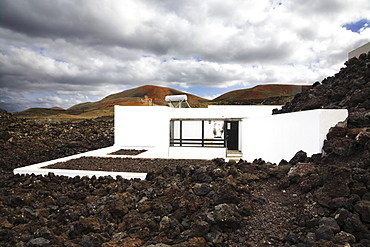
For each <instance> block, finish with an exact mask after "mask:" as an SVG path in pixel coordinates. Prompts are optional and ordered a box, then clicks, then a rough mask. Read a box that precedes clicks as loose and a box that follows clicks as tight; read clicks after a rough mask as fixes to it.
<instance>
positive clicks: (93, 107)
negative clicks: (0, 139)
mask: <svg viewBox="0 0 370 247" xmlns="http://www.w3.org/2000/svg"><path fill="white" fill-rule="evenodd" d="M309 87H310V86H296V85H259V86H255V87H253V88H249V89H240V90H235V91H231V92H228V93H225V94H223V95H221V96H219V97H217V98H215V99H214V100H212V101H209V100H207V99H203V98H200V97H198V96H195V95H193V94H189V93H185V92H182V91H179V90H176V89H172V88H167V87H159V86H152V85H146V86H141V87H137V88H133V89H129V90H125V91H122V92H119V93H116V94H111V95H109V96H107V97H105V98H103V99H102V100H100V101H97V102H86V103H81V104H77V105H74V106H72V107H70V108H68V109H66V110H65V109H63V108H60V107H53V108H30V109H27V110H25V111H22V112H19V113H14V115H15V116H18V117H25V118H44V119H45V118H50V119H75V118H78V119H81V118H96V117H101V116H113V114H114V112H113V108H114V105H123V106H144V105H148V104H149V102H150V103H151V104H152V105H166V101H165V97H166V96H167V95H179V94H186V95H187V96H188V102H189V104H190V105H191V106H192V107H206V106H207V105H208V104H271V105H283V104H285V103H286V102H288V101H290V100H291V99H292V98H293V97H294V95H296V94H297V93H300V92H302V91H305V90H307V89H308V88H309Z"/></svg>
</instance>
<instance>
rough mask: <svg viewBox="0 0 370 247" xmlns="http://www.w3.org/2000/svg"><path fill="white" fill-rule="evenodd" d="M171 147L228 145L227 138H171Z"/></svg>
mask: <svg viewBox="0 0 370 247" xmlns="http://www.w3.org/2000/svg"><path fill="white" fill-rule="evenodd" d="M170 146H171V147H184V146H186V147H226V140H225V139H208V138H207V139H182V138H179V139H170Z"/></svg>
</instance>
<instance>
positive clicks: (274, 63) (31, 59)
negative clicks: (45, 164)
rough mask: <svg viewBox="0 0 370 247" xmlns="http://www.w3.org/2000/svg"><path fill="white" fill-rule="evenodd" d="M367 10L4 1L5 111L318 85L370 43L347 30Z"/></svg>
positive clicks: (168, 1) (290, 4)
mask: <svg viewBox="0 0 370 247" xmlns="http://www.w3.org/2000/svg"><path fill="white" fill-rule="evenodd" d="M369 8H370V3H369V1H367V0H354V1H351V2H348V1H342V0H329V1H319V0H314V1H309V2H307V1H295V0H294V1H293V0H286V1H275V0H261V1H252V0H247V1H246V0H230V1H224V0H222V1H221V0H220V1H218V0H212V1H208V0H205V1H196V0H187V1H182V0H181V1H172V0H165V1H150V0H124V1H121V0H90V1H82V0H53V1H47V0H30V1H21V0H2V1H0V107H4V108H6V109H9V110H14V109H16V110H21V109H25V108H27V107H32V106H43V107H50V106H55V105H58V106H61V107H64V108H66V107H69V106H71V105H73V104H76V103H81V102H84V101H89V100H95V99H99V98H102V97H104V96H106V95H108V94H111V93H116V92H117V91H120V90H124V89H127V88H130V87H135V86H140V85H145V84H157V85H162V86H176V87H177V88H179V89H186V88H188V87H194V86H202V87H201V88H203V89H204V90H205V88H207V87H223V88H225V91H227V88H228V87H234V88H235V87H236V86H239V87H248V86H250V85H255V84H263V83H294V84H302V83H306V84H307V83H312V82H313V81H316V80H320V79H322V78H323V77H325V76H329V75H332V74H333V73H334V72H335V70H338V69H339V68H340V67H341V66H342V64H343V62H344V60H345V59H346V56H347V52H348V50H350V49H353V48H354V47H355V46H356V45H357V44H358V43H361V42H366V40H368V37H369V36H370V35H369V29H367V28H363V29H361V30H360V31H359V32H358V33H353V32H351V31H349V30H346V29H345V28H343V26H344V25H345V24H346V23H351V22H356V21H359V20H361V19H364V18H365V17H366V15H367V14H368V11H366V10H367V9H369ZM174 58H176V59H174ZM313 68H314V69H313ZM198 94H199V93H198ZM203 95H207V92H200V96H203ZM53 102H55V104H53Z"/></svg>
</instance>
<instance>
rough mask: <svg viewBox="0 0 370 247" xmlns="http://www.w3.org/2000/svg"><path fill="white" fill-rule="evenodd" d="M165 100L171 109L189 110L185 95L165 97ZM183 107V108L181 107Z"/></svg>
mask: <svg viewBox="0 0 370 247" xmlns="http://www.w3.org/2000/svg"><path fill="white" fill-rule="evenodd" d="M165 100H166V102H167V103H168V105H169V106H170V107H171V108H190V105H189V103H188V96H187V95H186V94H181V95H167V96H166V98H165ZM183 105H184V106H185V107H183Z"/></svg>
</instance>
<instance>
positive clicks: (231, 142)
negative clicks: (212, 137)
mask: <svg viewBox="0 0 370 247" xmlns="http://www.w3.org/2000/svg"><path fill="white" fill-rule="evenodd" d="M225 125H226V128H225V129H226V131H225V134H226V145H227V149H228V150H239V121H225Z"/></svg>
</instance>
